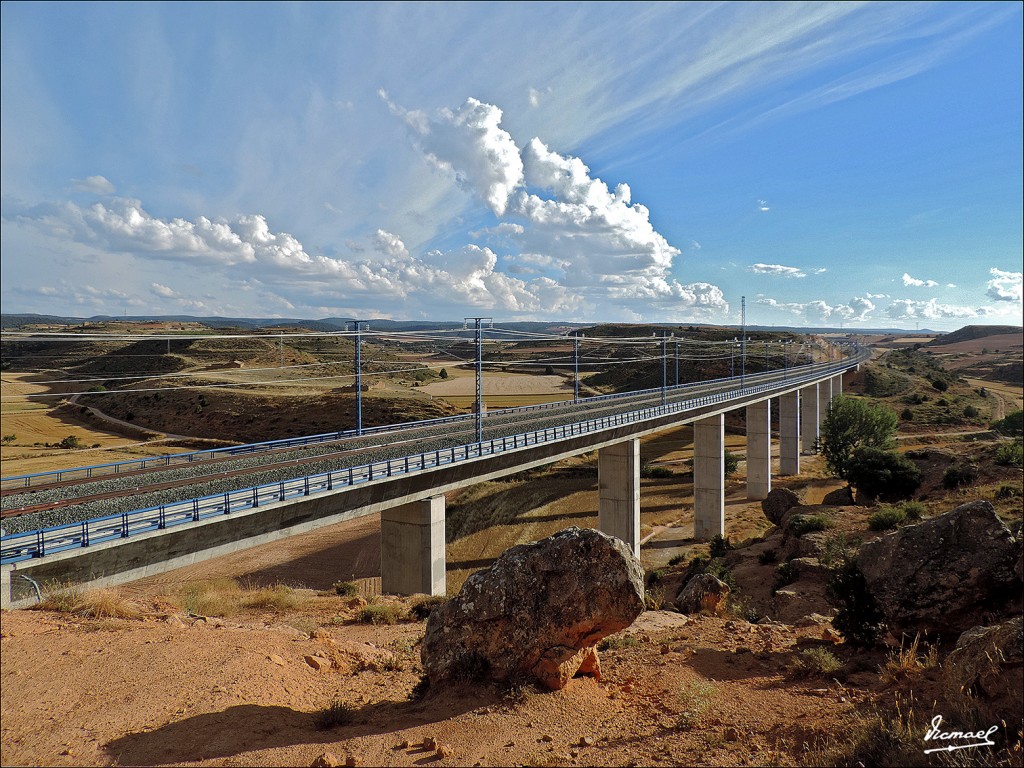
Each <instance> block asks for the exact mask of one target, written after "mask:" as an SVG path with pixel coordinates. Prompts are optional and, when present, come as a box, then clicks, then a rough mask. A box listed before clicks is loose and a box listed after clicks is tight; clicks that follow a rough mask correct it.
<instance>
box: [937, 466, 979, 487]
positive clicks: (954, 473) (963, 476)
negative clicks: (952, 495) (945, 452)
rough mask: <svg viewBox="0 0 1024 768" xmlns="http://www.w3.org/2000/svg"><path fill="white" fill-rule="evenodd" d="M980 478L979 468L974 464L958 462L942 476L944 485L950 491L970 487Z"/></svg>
mask: <svg viewBox="0 0 1024 768" xmlns="http://www.w3.org/2000/svg"><path fill="white" fill-rule="evenodd" d="M977 478H978V468H977V467H976V466H974V465H973V464H968V463H964V462H958V463H956V464H953V465H952V466H951V467H949V468H948V469H947V470H946V472H945V473H944V474H943V475H942V485H943V486H944V487H946V488H948V489H950V490H952V489H953V488H960V487H961V486H964V485H970V484H971V483H973V482H974V481H975V480H976V479H977Z"/></svg>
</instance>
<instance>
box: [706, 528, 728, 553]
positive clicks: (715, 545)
mask: <svg viewBox="0 0 1024 768" xmlns="http://www.w3.org/2000/svg"><path fill="white" fill-rule="evenodd" d="M728 551H729V538H728V537H726V538H724V539H723V538H722V537H721V535H719V534H717V533H716V534H715V535H714V537H713V538H712V539H711V545H710V555H711V557H725V553H726V552H728Z"/></svg>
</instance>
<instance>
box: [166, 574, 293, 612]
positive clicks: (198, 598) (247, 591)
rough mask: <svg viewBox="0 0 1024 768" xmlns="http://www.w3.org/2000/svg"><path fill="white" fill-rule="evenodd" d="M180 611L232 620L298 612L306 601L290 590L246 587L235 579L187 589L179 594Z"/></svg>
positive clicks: (284, 587) (195, 585)
mask: <svg viewBox="0 0 1024 768" xmlns="http://www.w3.org/2000/svg"><path fill="white" fill-rule="evenodd" d="M177 597H178V601H179V604H180V606H181V609H182V610H183V611H185V612H187V613H189V614H192V615H194V616H219V617H225V616H233V615H238V614H241V613H247V612H252V613H286V612H288V611H293V610H297V609H299V608H301V607H302V606H303V605H304V604H305V602H306V598H305V597H304V596H302V595H300V594H299V593H297V592H296V591H295V590H293V589H291V588H290V587H286V586H284V585H283V584H275V585H274V586H271V587H249V588H247V587H245V586H243V585H241V584H239V583H238V582H237V581H235V580H234V579H214V580H212V581H204V582H198V583H194V584H189V585H187V586H186V587H185V588H184V589H183V590H182V591H181V592H180V593H179V594H178V596H177Z"/></svg>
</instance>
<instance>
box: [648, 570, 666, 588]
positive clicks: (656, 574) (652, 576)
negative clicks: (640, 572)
mask: <svg viewBox="0 0 1024 768" xmlns="http://www.w3.org/2000/svg"><path fill="white" fill-rule="evenodd" d="M664 578H665V570H664V569H662V568H658V569H657V570H653V571H651V572H650V573H648V574H647V586H649V587H653V586H654V585H655V584H660V583H661V580H662V579H664Z"/></svg>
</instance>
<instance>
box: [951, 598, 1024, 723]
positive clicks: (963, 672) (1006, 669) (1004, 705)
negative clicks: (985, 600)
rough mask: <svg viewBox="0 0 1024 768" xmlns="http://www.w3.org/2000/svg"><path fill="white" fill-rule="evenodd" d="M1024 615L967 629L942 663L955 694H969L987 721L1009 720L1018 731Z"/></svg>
mask: <svg viewBox="0 0 1024 768" xmlns="http://www.w3.org/2000/svg"><path fill="white" fill-rule="evenodd" d="M1022 645H1024V619H1022V618H1021V617H1020V616H1018V617H1016V618H1015V619H1011V620H1010V621H1007V622H1004V623H1002V624H997V625H996V626H992V627H975V628H974V629H970V630H968V631H967V632H964V633H963V634H962V635H961V636H960V639H959V640H958V641H957V644H956V649H954V650H953V652H952V653H950V654H949V656H948V657H946V660H945V661H944V662H943V664H942V681H943V683H944V684H945V687H946V692H947V694H948V695H949V696H950V697H951V698H955V697H956V696H957V695H958V694H963V695H966V696H969V697H970V699H971V705H972V707H974V708H976V709H977V711H978V715H979V717H980V719H981V722H982V723H983V724H989V725H995V724H998V723H1000V722H1005V723H1006V724H1007V726H1009V727H1008V729H1007V730H1008V731H1009V732H1010V733H1015V732H1016V731H1017V730H1018V729H1019V728H1020V727H1021V725H1022V720H1024V686H1022V685H1021V676H1022V675H1024V649H1022Z"/></svg>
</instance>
